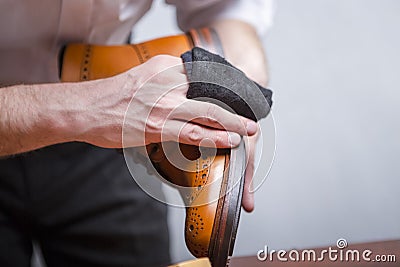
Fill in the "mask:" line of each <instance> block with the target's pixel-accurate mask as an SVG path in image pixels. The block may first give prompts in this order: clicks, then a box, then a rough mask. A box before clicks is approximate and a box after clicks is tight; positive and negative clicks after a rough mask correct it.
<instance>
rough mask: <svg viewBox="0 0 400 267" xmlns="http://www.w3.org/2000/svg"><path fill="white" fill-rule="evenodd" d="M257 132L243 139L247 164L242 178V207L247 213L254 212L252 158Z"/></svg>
mask: <svg viewBox="0 0 400 267" xmlns="http://www.w3.org/2000/svg"><path fill="white" fill-rule="evenodd" d="M258 136H259V134H258V132H257V133H256V134H255V135H253V136H250V137H247V138H245V139H244V141H245V145H246V155H247V158H246V160H247V164H246V171H245V177H244V189H243V198H242V207H243V209H244V210H245V211H247V212H252V211H253V210H254V192H253V176H254V157H255V155H254V154H255V149H256V144H257V139H258Z"/></svg>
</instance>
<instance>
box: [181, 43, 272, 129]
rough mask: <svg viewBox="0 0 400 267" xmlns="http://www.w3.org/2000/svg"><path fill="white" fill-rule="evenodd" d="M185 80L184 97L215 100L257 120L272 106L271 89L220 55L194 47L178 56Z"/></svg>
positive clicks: (230, 109)
mask: <svg viewBox="0 0 400 267" xmlns="http://www.w3.org/2000/svg"><path fill="white" fill-rule="evenodd" d="M181 58H182V61H183V62H184V63H185V69H186V74H187V77H188V80H189V89H188V92H187V95H186V97H187V98H188V99H197V100H201V101H207V102H212V103H215V104H217V105H219V106H222V107H224V108H225V109H228V110H229V111H231V112H234V113H236V114H239V115H241V116H243V117H246V118H249V119H252V120H253V121H258V120H260V119H262V118H264V117H266V116H267V115H268V114H269V112H270V109H271V106H272V91H271V90H269V89H266V88H264V87H262V86H261V85H259V84H257V83H256V82H254V81H252V80H250V79H249V78H248V77H247V76H246V75H245V74H244V73H243V72H242V71H240V70H239V69H237V68H236V67H234V66H233V65H232V64H230V63H229V62H228V61H227V60H225V59H224V58H223V57H221V56H219V55H216V54H213V53H211V52H209V51H207V50H204V49H202V48H199V47H195V48H193V49H192V50H190V51H187V52H185V53H184V54H182V55H181Z"/></svg>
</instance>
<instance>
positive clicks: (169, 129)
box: [161, 120, 241, 148]
mask: <svg viewBox="0 0 400 267" xmlns="http://www.w3.org/2000/svg"><path fill="white" fill-rule="evenodd" d="M240 140H241V137H240V135H239V134H237V133H234V132H228V131H225V130H219V129H213V128H209V127H204V126H202V125H199V124H195V123H191V122H183V121H178V120H172V121H168V122H167V123H166V124H165V126H164V128H163V132H162V139H161V141H162V142H164V141H176V142H180V143H185V144H189V145H197V146H208V147H217V148H231V147H235V146H238V145H239V143H240Z"/></svg>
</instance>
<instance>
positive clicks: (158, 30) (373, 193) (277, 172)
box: [135, 0, 400, 261]
mask: <svg viewBox="0 0 400 267" xmlns="http://www.w3.org/2000/svg"><path fill="white" fill-rule="evenodd" d="M399 14H400V2H399V1H397V0H379V1H378V0H324V1H321V0H302V1H297V0H279V1H277V11H276V14H275V20H274V21H275V22H274V26H273V28H272V29H271V31H270V32H269V33H268V35H267V36H266V38H264V40H263V41H264V44H265V48H266V51H267V53H268V59H269V62H270V76H271V83H270V86H271V88H273V89H274V92H275V95H274V100H275V105H274V108H273V116H274V120H275V125H276V145H277V150H276V156H275V161H274V164H273V166H272V169H271V172H270V174H269V176H268V178H267V180H266V181H265V183H264V184H263V186H262V187H261V188H260V189H259V190H258V191H257V193H256V209H255V211H254V212H253V213H251V214H245V213H243V215H242V218H241V221H240V226H239V233H238V237H237V242H236V247H235V253H234V255H255V254H256V252H257V251H258V250H259V249H262V248H263V247H264V245H268V246H269V247H270V248H271V249H281V248H282V249H288V248H304V247H313V246H325V245H331V244H335V243H336V240H337V239H339V238H345V239H347V241H348V243H355V242H366V241H373V240H384V239H395V238H400V211H399V208H398V204H399V203H400V119H399V113H400V106H399V104H398V103H399V101H400V85H399V84H400V52H399V48H400V35H399V25H400V16H399ZM177 32H178V29H177V28H176V26H175V17H174V9H173V8H172V7H166V6H165V4H164V3H163V2H161V1H155V3H154V7H153V9H152V11H151V12H150V13H149V14H148V15H146V17H145V18H144V19H143V20H142V21H140V23H139V24H138V26H137V27H136V30H135V41H141V40H145V39H150V38H154V37H157V36H162V35H168V34H173V33H177ZM264 126H265V124H264ZM264 138H268V136H265V137H264ZM183 221H184V210H183V209H180V208H171V209H170V213H169V222H170V228H171V245H172V255H173V260H174V261H180V260H184V259H189V258H191V256H190V254H189V252H188V251H187V249H186V247H185V244H184V239H183Z"/></svg>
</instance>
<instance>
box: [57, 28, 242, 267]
mask: <svg viewBox="0 0 400 267" xmlns="http://www.w3.org/2000/svg"><path fill="white" fill-rule="evenodd" d="M194 46H198V47H202V48H205V49H207V50H209V51H211V52H214V53H217V54H221V55H222V48H221V45H220V43H219V40H218V37H217V36H216V33H215V32H213V31H211V30H210V29H208V28H203V29H199V30H191V31H190V32H188V33H187V34H183V35H177V36H170V37H165V38H159V39H155V40H152V41H149V42H144V43H140V44H136V45H120V46H100V45H89V44H70V45H68V46H66V48H65V50H64V51H63V55H62V61H61V63H62V64H61V66H62V67H61V81H63V82H75V81H85V80H94V79H100V78H106V77H111V76H113V75H116V74H119V73H121V72H124V71H126V70H128V69H130V68H132V67H134V66H137V65H139V64H141V63H143V62H145V61H146V60H148V59H150V58H151V57H153V56H155V55H158V54H169V55H173V56H180V55H181V54H182V53H184V52H186V51H187V50H190V49H191V48H193V47H194ZM172 144H173V143H170V144H168V142H167V143H163V146H162V145H161V143H158V144H150V145H148V146H147V152H148V155H149V157H150V159H151V161H152V163H153V165H154V167H155V168H156V169H157V171H158V172H159V173H160V174H161V175H162V176H163V177H164V178H165V179H166V180H168V181H170V182H172V183H174V184H177V185H180V186H185V187H188V188H189V190H186V191H185V193H181V196H182V198H183V200H184V202H185V203H186V204H187V205H188V208H187V209H186V222H185V241H186V245H187V248H188V249H189V250H190V252H191V253H192V254H193V255H194V256H196V257H209V258H210V260H211V262H212V265H213V266H214V267H222V266H226V264H227V261H228V258H229V256H230V255H232V251H233V245H234V241H235V237H236V229H237V225H238V221H239V216H240V207H241V198H242V190H243V179H241V178H242V177H243V173H244V162H245V160H244V156H245V151H244V145H243V142H242V144H241V145H240V146H239V147H238V148H235V149H232V150H231V149H218V150H216V152H215V151H214V152H215V153H209V152H210V151H211V150H207V149H205V152H204V153H203V154H201V153H200V149H199V147H197V146H190V145H184V144H179V146H180V151H181V152H182V154H183V155H184V157H185V158H186V159H187V160H186V161H184V166H183V168H179V167H176V166H174V163H173V162H174V161H179V160H180V156H179V154H180V153H176V149H175V150H174V149H173V150H172V152H171V151H169V149H168V146H169V145H172ZM174 144H175V148H176V145H177V143H174ZM167 155H168V158H167ZM171 161H172V162H171Z"/></svg>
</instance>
